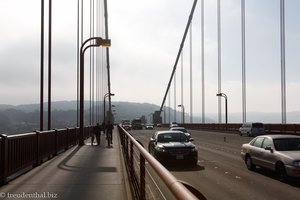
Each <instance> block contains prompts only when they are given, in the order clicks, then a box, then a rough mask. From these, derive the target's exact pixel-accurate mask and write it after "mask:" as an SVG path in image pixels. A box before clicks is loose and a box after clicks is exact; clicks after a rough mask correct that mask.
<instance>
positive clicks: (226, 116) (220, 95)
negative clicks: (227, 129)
mask: <svg viewBox="0 0 300 200" xmlns="http://www.w3.org/2000/svg"><path fill="white" fill-rule="evenodd" d="M216 96H217V97H224V98H225V123H226V125H227V122H228V113H227V95H226V94H225V93H222V92H221V93H218V94H216Z"/></svg>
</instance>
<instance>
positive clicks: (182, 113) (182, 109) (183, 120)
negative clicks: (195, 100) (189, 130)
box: [178, 104, 184, 124]
mask: <svg viewBox="0 0 300 200" xmlns="http://www.w3.org/2000/svg"><path fill="white" fill-rule="evenodd" d="M178 107H181V108H182V119H181V121H182V123H183V124H184V106H183V105H182V104H180V105H178Z"/></svg>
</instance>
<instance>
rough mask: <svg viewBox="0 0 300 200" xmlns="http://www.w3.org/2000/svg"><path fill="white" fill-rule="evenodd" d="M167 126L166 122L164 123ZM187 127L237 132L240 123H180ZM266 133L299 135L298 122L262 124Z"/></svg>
mask: <svg viewBox="0 0 300 200" xmlns="http://www.w3.org/2000/svg"><path fill="white" fill-rule="evenodd" d="M164 126H168V124H164ZM180 126H184V127H185V128H187V129H207V130H226V131H233V132H238V131H239V128H240V127H241V126H242V123H229V124H215V123H207V124H180ZM264 128H265V132H266V134H296V135H300V124H264Z"/></svg>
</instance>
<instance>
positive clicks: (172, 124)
mask: <svg viewBox="0 0 300 200" xmlns="http://www.w3.org/2000/svg"><path fill="white" fill-rule="evenodd" d="M176 126H178V123H177V122H172V123H171V124H170V128H172V127H176Z"/></svg>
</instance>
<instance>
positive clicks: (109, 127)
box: [105, 121, 114, 144]
mask: <svg viewBox="0 0 300 200" xmlns="http://www.w3.org/2000/svg"><path fill="white" fill-rule="evenodd" d="M105 129H106V138H108V137H107V136H108V134H110V138H111V140H110V143H111V144H112V139H113V137H112V131H113V129H114V125H113V124H112V123H111V122H110V121H108V122H107V124H106V126H105Z"/></svg>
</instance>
